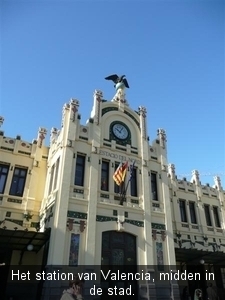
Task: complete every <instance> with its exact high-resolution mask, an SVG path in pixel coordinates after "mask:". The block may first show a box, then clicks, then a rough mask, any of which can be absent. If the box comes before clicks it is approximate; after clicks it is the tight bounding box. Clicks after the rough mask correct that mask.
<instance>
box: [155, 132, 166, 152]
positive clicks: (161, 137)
mask: <svg viewBox="0 0 225 300" xmlns="http://www.w3.org/2000/svg"><path fill="white" fill-rule="evenodd" d="M157 135H158V137H159V143H160V146H161V147H162V148H163V149H165V148H166V142H167V139H166V131H165V130H164V129H162V128H159V129H158V130H157Z"/></svg>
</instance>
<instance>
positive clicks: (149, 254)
mask: <svg viewBox="0 0 225 300" xmlns="http://www.w3.org/2000/svg"><path fill="white" fill-rule="evenodd" d="M138 110H139V115H140V130H141V132H140V141H141V147H140V148H141V157H142V165H141V179H142V180H141V181H142V197H143V199H142V200H143V209H144V228H143V230H144V238H145V264H146V271H147V272H148V273H150V276H151V278H154V274H155V270H154V265H155V263H154V251H153V247H154V243H153V240H152V223H151V222H152V219H151V202H150V177H149V174H148V162H149V152H148V151H149V144H148V141H147V129H146V115H147V110H146V108H145V107H142V106H139V108H138ZM139 294H140V299H143V300H144V299H146V300H147V299H151V300H152V299H153V300H155V299H156V290H155V283H154V282H152V280H151V281H148V282H146V285H144V284H143V285H140V287H139Z"/></svg>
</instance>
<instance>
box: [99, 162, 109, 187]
mask: <svg viewBox="0 0 225 300" xmlns="http://www.w3.org/2000/svg"><path fill="white" fill-rule="evenodd" d="M101 190H102V191H108V190H109V162H108V161H105V160H103V161H102V173H101Z"/></svg>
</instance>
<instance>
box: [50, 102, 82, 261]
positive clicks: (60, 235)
mask: <svg viewBox="0 0 225 300" xmlns="http://www.w3.org/2000/svg"><path fill="white" fill-rule="evenodd" d="M78 106H79V102H78V101H77V100H74V99H71V100H70V103H69V104H66V105H64V107H63V118H62V131H63V132H62V140H61V147H60V149H59V150H58V151H60V152H59V153H58V156H60V157H61V159H60V166H59V174H61V175H60V176H61V178H60V180H59V182H60V185H59V190H58V193H57V198H56V203H55V211H54V220H53V228H52V233H51V240H50V247H49V256H48V264H49V265H63V264H65V263H67V262H65V261H64V252H63V251H62V245H64V244H65V242H66V234H65V233H66V228H67V212H68V205H69V198H70V185H71V175H72V166H73V152H74V150H73V146H74V145H73V143H74V141H75V137H76V132H77V123H78V118H77V117H78V114H77V112H78Z"/></svg>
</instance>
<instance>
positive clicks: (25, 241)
mask: <svg viewBox="0 0 225 300" xmlns="http://www.w3.org/2000/svg"><path fill="white" fill-rule="evenodd" d="M50 232H51V229H50V228H48V229H46V230H45V232H36V231H26V230H8V229H3V228H0V245H1V247H4V248H10V249H11V250H20V251H26V250H28V249H27V246H28V245H32V246H33V247H31V248H30V249H29V250H30V251H35V252H36V253H37V252H38V251H39V250H40V249H41V248H42V247H43V246H44V245H45V244H46V243H47V242H48V241H49V238H50Z"/></svg>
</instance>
